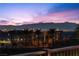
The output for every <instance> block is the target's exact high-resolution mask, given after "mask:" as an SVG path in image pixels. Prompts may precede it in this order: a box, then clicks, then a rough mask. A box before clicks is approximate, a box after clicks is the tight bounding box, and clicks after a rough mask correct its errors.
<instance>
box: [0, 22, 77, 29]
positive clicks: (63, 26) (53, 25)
mask: <svg viewBox="0 0 79 59" xmlns="http://www.w3.org/2000/svg"><path fill="white" fill-rule="evenodd" d="M77 26H78V24H75V23H69V22H65V23H36V24H24V25H17V26H13V25H0V30H5V29H6V30H14V29H16V30H21V29H29V28H34V29H59V30H74V29H75V28H76V27H77Z"/></svg>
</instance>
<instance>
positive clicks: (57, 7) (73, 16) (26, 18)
mask: <svg viewBox="0 0 79 59" xmlns="http://www.w3.org/2000/svg"><path fill="white" fill-rule="evenodd" d="M39 22H42V23H46V22H54V23H62V22H72V23H78V24H79V4H77V3H69V4H68V3H65V4H64V3H0V25H22V24H32V23H39Z"/></svg>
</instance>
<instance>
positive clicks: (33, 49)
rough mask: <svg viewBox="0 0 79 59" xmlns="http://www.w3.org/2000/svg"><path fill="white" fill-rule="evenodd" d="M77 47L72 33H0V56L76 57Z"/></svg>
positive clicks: (27, 31) (42, 31)
mask: <svg viewBox="0 0 79 59" xmlns="http://www.w3.org/2000/svg"><path fill="white" fill-rule="evenodd" d="M78 45H79V42H78V41H77V39H76V38H74V31H67V30H65V31H60V30H55V29H50V30H46V29H44V30H41V29H37V30H34V29H27V30H11V31H0V55H29V56H30V55H43V56H46V55H47V56H48V55H53V56H56V55H57V56H58V55H60V56H67V55H68V56H71V55H77V56H78V55H79V46H78ZM73 46H74V47H73ZM39 51H40V52H39ZM41 51H42V52H41Z"/></svg>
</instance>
